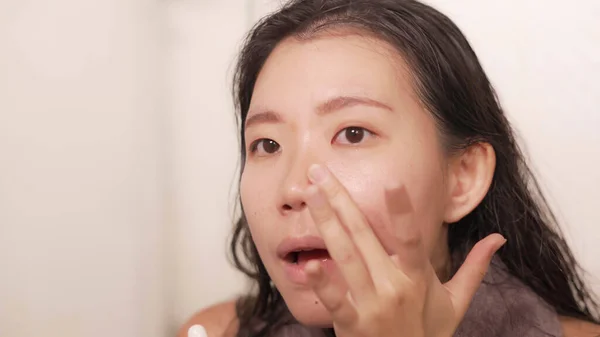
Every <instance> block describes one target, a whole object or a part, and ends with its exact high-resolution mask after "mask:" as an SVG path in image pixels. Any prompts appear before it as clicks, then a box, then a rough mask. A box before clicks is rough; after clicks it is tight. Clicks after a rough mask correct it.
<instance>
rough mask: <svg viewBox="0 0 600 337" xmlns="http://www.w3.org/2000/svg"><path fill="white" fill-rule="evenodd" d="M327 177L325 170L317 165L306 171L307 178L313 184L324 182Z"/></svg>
mask: <svg viewBox="0 0 600 337" xmlns="http://www.w3.org/2000/svg"><path fill="white" fill-rule="evenodd" d="M327 175H328V172H327V169H326V168H325V167H323V166H321V165H318V164H314V165H312V166H311V167H310V168H309V169H308V178H309V179H310V181H312V182H313V183H315V184H319V183H322V182H324V181H325V179H327Z"/></svg>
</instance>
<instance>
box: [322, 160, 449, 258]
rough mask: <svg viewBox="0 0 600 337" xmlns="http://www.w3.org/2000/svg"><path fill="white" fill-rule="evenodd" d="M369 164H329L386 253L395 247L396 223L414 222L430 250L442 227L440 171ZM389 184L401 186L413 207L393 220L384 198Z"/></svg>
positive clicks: (442, 208) (441, 182)
mask: <svg viewBox="0 0 600 337" xmlns="http://www.w3.org/2000/svg"><path fill="white" fill-rule="evenodd" d="M373 166H374V167H373V168H371V167H360V166H358V167H357V166H355V167H353V168H352V167H350V166H349V165H346V166H341V165H340V166H339V167H335V166H333V167H331V166H330V167H331V169H332V171H334V174H335V175H336V176H337V177H338V179H339V180H340V182H341V183H342V184H343V185H344V186H345V187H346V189H347V190H348V193H349V194H350V195H351V196H352V199H353V200H354V201H355V203H356V204H357V205H358V207H359V208H360V210H361V212H362V213H363V214H364V215H365V217H366V218H367V221H368V222H369V224H370V225H371V227H372V228H373V231H374V233H375V234H376V236H377V237H378V239H379V240H380V242H381V243H382V245H383V246H384V248H385V249H386V251H387V252H388V253H393V252H394V250H395V249H396V248H395V246H396V244H395V237H394V233H396V230H395V228H396V227H398V226H418V227H419V228H420V230H421V234H422V236H423V240H424V244H425V246H426V248H427V250H428V251H429V252H430V253H431V252H433V250H434V247H435V245H436V244H437V239H438V237H439V233H440V231H441V230H442V219H443V211H444V203H443V200H444V198H443V196H444V194H443V193H444V192H443V188H442V185H443V176H442V175H441V173H440V172H439V171H437V170H435V169H430V170H420V172H416V170H414V169H413V168H412V167H410V166H407V167H398V166H396V167H394V166H393V165H389V164H387V165H383V164H377V165H373ZM382 168H387V170H382ZM391 186H396V187H400V186H404V188H405V189H406V191H407V193H408V197H409V198H410V203H411V206H412V210H413V211H412V212H411V213H409V214H406V215H403V216H400V217H395V219H394V221H395V223H392V220H391V216H390V214H391V213H390V210H389V209H388V206H387V205H388V203H387V201H386V188H390V187H391Z"/></svg>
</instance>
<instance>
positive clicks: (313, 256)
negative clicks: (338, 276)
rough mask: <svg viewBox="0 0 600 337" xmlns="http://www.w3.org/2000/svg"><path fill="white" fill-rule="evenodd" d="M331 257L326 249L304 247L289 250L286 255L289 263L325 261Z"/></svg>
mask: <svg viewBox="0 0 600 337" xmlns="http://www.w3.org/2000/svg"><path fill="white" fill-rule="evenodd" d="M329 259H331V256H329V252H328V251H327V250H326V249H306V250H304V249H302V250H296V251H292V252H289V253H288V254H287V255H286V256H285V260H286V261H287V262H288V263H292V264H296V265H304V264H306V263H307V262H308V261H310V260H318V261H325V260H329Z"/></svg>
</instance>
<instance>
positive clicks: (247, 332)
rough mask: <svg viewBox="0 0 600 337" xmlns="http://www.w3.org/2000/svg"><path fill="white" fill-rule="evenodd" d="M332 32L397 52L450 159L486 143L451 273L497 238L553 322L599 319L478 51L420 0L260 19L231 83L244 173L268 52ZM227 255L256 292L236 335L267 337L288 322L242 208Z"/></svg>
mask: <svg viewBox="0 0 600 337" xmlns="http://www.w3.org/2000/svg"><path fill="white" fill-rule="evenodd" d="M336 28H342V29H343V28H351V29H353V30H355V31H356V32H362V33H363V34H369V35H370V36H375V37H377V38H379V39H381V40H383V41H386V42H387V43H389V44H390V45H391V46H393V47H395V48H396V49H397V51H398V52H399V53H400V54H401V55H402V56H403V57H404V59H405V60H406V62H407V64H408V65H409V68H410V70H411V72H412V77H413V82H414V86H415V88H416V90H417V93H418V95H419V98H420V100H421V101H422V103H423V105H424V106H425V108H426V109H427V111H428V112H429V113H431V114H432V116H433V118H434V120H435V122H436V124H437V127H438V130H439V135H440V139H442V142H443V144H444V145H445V146H446V147H447V150H448V151H449V152H453V151H460V150H462V149H465V148H467V147H469V146H470V145H472V144H474V143H477V142H486V143H489V144H491V145H492V146H493V148H494V150H495V153H496V161H497V162H496V169H495V173H494V177H493V182H492V184H491V187H490V189H489V191H488V193H487V195H486V196H485V198H484V199H483V201H482V202H481V203H480V204H479V205H478V206H477V207H476V208H475V209H474V210H473V212H471V213H470V214H468V215H467V216H466V217H464V218H463V219H461V220H460V221H458V222H457V223H454V224H451V225H450V226H449V230H448V245H449V250H450V254H451V261H452V269H453V272H455V271H456V270H457V269H458V267H460V265H461V264H462V262H463V261H464V259H465V257H466V254H467V253H468V252H469V251H470V250H471V248H472V247H473V245H474V244H475V243H476V242H478V241H479V240H481V239H483V238H484V237H486V236H487V235H489V234H491V233H495V232H497V233H500V234H502V235H503V236H504V237H506V238H507V240H508V244H507V245H506V246H505V247H503V248H502V249H501V250H500V251H499V252H498V256H499V257H500V259H501V260H502V261H503V262H504V264H506V266H507V268H508V270H509V271H510V273H511V274H512V275H514V276H515V277H517V278H518V279H520V280H521V281H522V282H523V283H524V284H526V285H527V286H529V287H530V288H531V289H532V290H533V291H535V292H536V293H537V295H539V296H540V297H541V298H543V299H544V300H545V301H546V302H547V303H549V304H550V305H551V306H552V307H554V308H555V310H556V312H557V313H558V314H559V315H564V316H569V317H573V318H578V319H583V320H586V321H591V322H598V321H599V318H598V316H597V315H598V312H597V310H598V304H597V302H596V301H595V300H594V298H593V296H592V293H591V292H590V290H589V289H588V287H587V286H586V284H585V282H584V281H583V279H582V277H581V275H580V272H581V269H580V267H579V265H578V263H577V261H576V260H575V258H574V256H573V254H572V252H571V250H570V249H569V247H568V245H567V243H566V242H565V240H564V238H563V236H562V234H561V232H560V229H559V228H558V226H557V222H556V219H555V217H554V215H553V214H552V212H551V210H550V209H549V207H548V203H547V202H546V200H545V199H544V196H543V195H542V193H541V190H540V188H539V186H538V183H537V181H536V179H535V178H534V176H533V174H532V173H531V170H530V169H529V168H528V166H527V163H526V162H525V159H524V156H523V154H522V152H521V150H520V148H519V146H518V144H517V142H516V140H515V137H514V135H513V131H512V129H511V126H510V123H509V122H508V120H507V118H506V116H505V115H504V113H503V111H502V108H501V106H500V104H499V102H498V98H497V96H496V94H495V92H494V89H493V87H492V85H491V83H490V81H489V79H488V78H487V76H486V74H485V72H484V70H483V69H482V67H481V65H480V63H479V61H478V59H477V56H476V54H475V52H474V51H473V50H472V49H471V47H470V45H469V43H468V41H467V40H466V38H465V36H464V35H463V34H462V33H461V31H460V30H459V28H458V27H457V26H456V25H455V24H454V23H453V22H452V21H451V20H450V19H449V18H448V17H446V16H445V15H443V14H441V13H440V12H438V11H437V10H435V9H433V8H431V7H429V6H427V5H425V4H422V3H420V2H418V1H413V0H293V1H291V2H289V3H287V4H286V5H285V6H283V7H282V8H281V9H279V10H278V11H276V12H275V13H273V14H271V15H269V16H267V17H265V18H263V19H262V20H261V21H259V22H258V23H257V24H256V25H255V26H254V28H253V29H252V30H251V31H250V33H249V34H248V36H247V38H246V40H245V44H244V46H243V49H242V51H241V54H240V57H239V60H238V64H237V68H236V73H235V77H234V98H235V103H236V108H237V112H238V127H239V130H240V145H241V165H242V170H243V165H244V162H245V156H246V153H245V148H246V146H245V144H244V123H245V120H246V115H247V113H248V108H249V105H250V99H251V97H252V92H253V89H254V84H255V82H256V79H257V77H258V74H259V72H260V70H261V68H262V66H263V64H264V63H265V61H266V60H267V58H268V57H269V55H270V53H271V52H272V51H273V49H274V48H275V46H276V45H277V44H278V43H280V42H281V41H282V40H284V39H286V38H288V37H295V38H298V39H310V38H311V37H313V36H315V34H318V33H323V32H326V31H327V30H331V29H336ZM231 254H232V259H233V262H234V264H235V266H236V268H238V269H239V270H240V271H242V272H243V273H245V274H246V275H247V276H248V277H250V278H251V279H252V280H254V281H255V283H256V285H257V286H258V293H257V294H255V296H248V297H243V298H241V299H240V300H239V301H238V305H237V315H238V318H239V322H240V330H239V333H238V336H242V335H243V336H267V335H269V334H270V333H271V332H272V331H274V330H273V329H276V328H277V327H278V326H279V325H281V324H283V323H285V322H283V321H282V320H284V319H285V317H286V315H284V314H285V311H286V310H287V308H286V307H285V305H284V303H283V299H282V297H281V295H280V294H279V292H278V291H277V289H276V288H275V287H274V286H273V284H272V282H271V279H270V277H269V275H268V274H267V271H266V269H265V267H264V265H263V263H262V262H261V260H260V258H259V256H258V253H257V250H256V247H255V245H254V243H253V241H252V237H251V235H250V232H249V229H248V226H247V222H246V219H245V217H244V215H243V205H242V216H241V218H240V219H239V221H238V222H237V223H236V225H235V228H234V231H233V236H232V241H231ZM256 322H262V323H263V324H258V325H257V324H256Z"/></svg>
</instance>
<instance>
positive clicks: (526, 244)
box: [181, 0, 600, 337]
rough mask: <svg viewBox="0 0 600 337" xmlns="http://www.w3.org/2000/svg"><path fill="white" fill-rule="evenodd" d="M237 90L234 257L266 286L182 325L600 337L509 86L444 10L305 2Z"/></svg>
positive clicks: (379, 1) (272, 23) (259, 49)
mask: <svg viewBox="0 0 600 337" xmlns="http://www.w3.org/2000/svg"><path fill="white" fill-rule="evenodd" d="M235 99H236V103H237V108H238V111H239V126H240V137H241V152H242V163H243V166H242V173H241V179H240V200H241V204H242V208H243V216H242V217H241V219H240V220H239V222H238V223H237V225H236V227H235V231H234V235H233V241H232V244H231V252H232V254H233V259H234V262H235V265H236V266H237V268H238V269H240V270H241V271H242V272H244V273H245V274H246V275H248V276H249V277H250V278H251V279H253V280H254V281H255V283H256V286H257V289H256V290H257V293H256V294H253V295H252V296H248V297H246V298H242V299H240V300H238V302H237V305H234V304H233V303H224V304H221V305H217V306H215V307H212V308H208V309H206V310H204V311H202V312H200V313H199V314H198V315H196V316H195V317H193V318H192V319H191V320H190V322H189V323H188V324H187V325H186V326H185V327H184V328H183V329H182V333H181V334H182V336H185V335H186V334H187V328H188V327H189V326H190V325H192V324H202V325H203V326H204V327H205V328H206V330H207V331H208V335H209V336H211V337H212V336H220V335H226V336H290V335H292V334H295V335H300V336H322V335H333V334H335V335H337V336H428V337H431V336H451V335H453V334H454V335H457V336H561V335H565V336H588V335H589V336H595V335H600V328H599V327H598V326H597V325H595V323H597V322H598V320H599V317H598V305H597V303H596V302H595V301H594V299H593V296H592V294H591V292H590V291H589V289H588V288H587V286H586V285H585V283H584V282H583V280H582V278H581V276H580V271H579V267H578V265H577V262H576V261H575V259H574V258H573V255H572V253H571V251H570V249H569V247H568V246H567V244H566V242H565V240H564V239H563V237H562V236H561V234H560V231H559V229H558V228H557V226H556V222H555V218H554V216H553V215H552V213H551V211H550V210H549V209H548V207H547V204H546V202H545V200H544V198H543V196H542V194H541V193H540V190H539V188H538V186H537V183H536V181H535V179H534V177H533V176H532V175H531V172H530V171H529V169H528V168H527V165H526V164H525V160H524V158H523V155H522V153H521V152H520V150H519V147H518V145H517V144H516V141H515V139H514V136H513V132H512V130H511V127H510V125H509V122H508V121H507V119H506V117H505V115H504V113H503V111H502V108H501V107H500V105H499V103H498V100H497V98H496V95H495V93H494V90H493V88H492V86H491V84H490V82H489V80H488V78H487V77H486V74H485V73H484V71H483V69H482V68H481V65H480V64H479V62H478V59H477V57H476V55H475V53H474V52H473V51H472V49H471V47H470V46H469V44H468V42H467V40H466V39H465V37H464V36H463V35H462V33H461V32H460V31H459V29H458V28H457V27H456V26H455V25H454V24H453V23H452V22H451V21H450V20H449V19H448V18H447V17H445V16H444V15H442V14H441V13H439V12H437V11H436V10H434V9H432V8H431V7H429V6H427V5H424V4H421V3H419V2H416V1H410V0H363V1H361V0H354V1H352V0H321V1H318V0H295V1H292V2H290V3H289V4H287V5H286V6H284V7H283V8H282V9H280V10H279V11H277V12H276V13H273V14H271V15H269V16H268V17H266V18H265V19H263V20H262V21H261V22H259V23H258V24H257V26H256V27H254V29H253V30H252V31H251V32H250V34H249V36H248V38H247V40H246V43H245V46H244V48H243V50H242V52H241V55H240V58H239V64H238V67H237V73H236V77H235ZM493 256H495V257H493ZM490 262H491V264H490ZM488 266H489V268H488ZM486 272H487V274H486ZM484 275H486V276H485V280H484V279H483V278H484Z"/></svg>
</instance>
